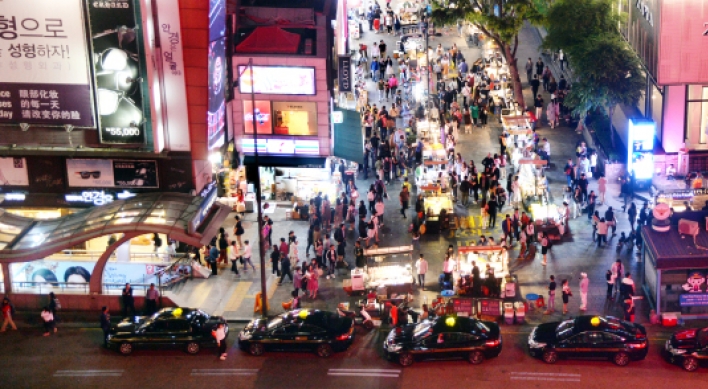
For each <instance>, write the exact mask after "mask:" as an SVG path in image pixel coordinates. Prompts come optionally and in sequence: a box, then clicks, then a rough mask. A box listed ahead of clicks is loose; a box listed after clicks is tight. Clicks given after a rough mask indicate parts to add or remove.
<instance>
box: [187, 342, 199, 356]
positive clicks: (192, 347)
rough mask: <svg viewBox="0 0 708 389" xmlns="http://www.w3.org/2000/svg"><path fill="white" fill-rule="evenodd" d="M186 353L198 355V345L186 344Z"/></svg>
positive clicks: (194, 343) (193, 343)
mask: <svg viewBox="0 0 708 389" xmlns="http://www.w3.org/2000/svg"><path fill="white" fill-rule="evenodd" d="M187 353H189V354H192V355H194V354H197V353H199V343H196V342H189V343H187Z"/></svg>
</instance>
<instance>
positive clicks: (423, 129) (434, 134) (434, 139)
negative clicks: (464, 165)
mask: <svg viewBox="0 0 708 389" xmlns="http://www.w3.org/2000/svg"><path fill="white" fill-rule="evenodd" d="M415 128H416V131H418V138H419V139H422V140H424V141H426V143H427V144H428V145H430V148H431V149H430V150H437V149H438V148H441V149H443V151H444V149H445V146H444V145H442V144H441V143H440V122H438V121H437V120H430V121H428V120H420V121H418V122H417V123H416V125H415ZM435 145H439V146H435ZM429 153H430V151H429Z"/></svg>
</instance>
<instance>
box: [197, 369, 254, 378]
mask: <svg viewBox="0 0 708 389" xmlns="http://www.w3.org/2000/svg"><path fill="white" fill-rule="evenodd" d="M256 374H258V369H192V373H191V374H190V375H192V376H227V375H256Z"/></svg>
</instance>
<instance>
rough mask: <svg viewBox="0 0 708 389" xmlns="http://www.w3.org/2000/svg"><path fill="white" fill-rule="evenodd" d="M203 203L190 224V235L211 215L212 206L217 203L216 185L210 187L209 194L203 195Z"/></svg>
mask: <svg viewBox="0 0 708 389" xmlns="http://www.w3.org/2000/svg"><path fill="white" fill-rule="evenodd" d="M201 197H202V202H201V203H200V204H199V209H197V212H196V213H195V214H194V217H193V218H192V220H191V221H190V222H189V233H190V234H193V233H195V232H196V231H197V229H198V228H199V226H201V225H202V223H203V222H204V219H206V217H207V215H209V211H211V207H212V205H214V203H215V202H216V185H210V186H209V190H208V192H207V193H201Z"/></svg>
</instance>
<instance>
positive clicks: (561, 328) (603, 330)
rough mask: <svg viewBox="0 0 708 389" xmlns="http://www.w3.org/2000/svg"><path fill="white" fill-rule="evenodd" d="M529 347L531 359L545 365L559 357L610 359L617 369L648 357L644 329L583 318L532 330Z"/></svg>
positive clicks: (611, 319) (604, 319)
mask: <svg viewBox="0 0 708 389" xmlns="http://www.w3.org/2000/svg"><path fill="white" fill-rule="evenodd" d="M528 347H529V354H531V356H533V357H536V358H541V359H543V361H544V362H546V363H555V362H556V361H557V360H558V359H559V358H588V359H600V358H604V359H608V358H609V359H611V360H612V361H613V362H614V363H615V364H617V365H618V366H626V365H627V364H628V363H629V362H630V361H632V360H633V361H638V360H642V359H644V358H645V357H646V356H647V352H648V351H649V350H648V349H649V342H648V340H647V332H646V329H645V328H644V327H643V326H641V325H639V324H635V323H630V322H628V321H624V320H620V319H617V318H615V317H610V316H608V317H603V316H590V315H585V316H578V317H576V318H575V319H571V320H566V321H562V322H553V323H544V324H541V325H539V326H538V327H535V328H534V329H533V331H531V335H529V340H528Z"/></svg>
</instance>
